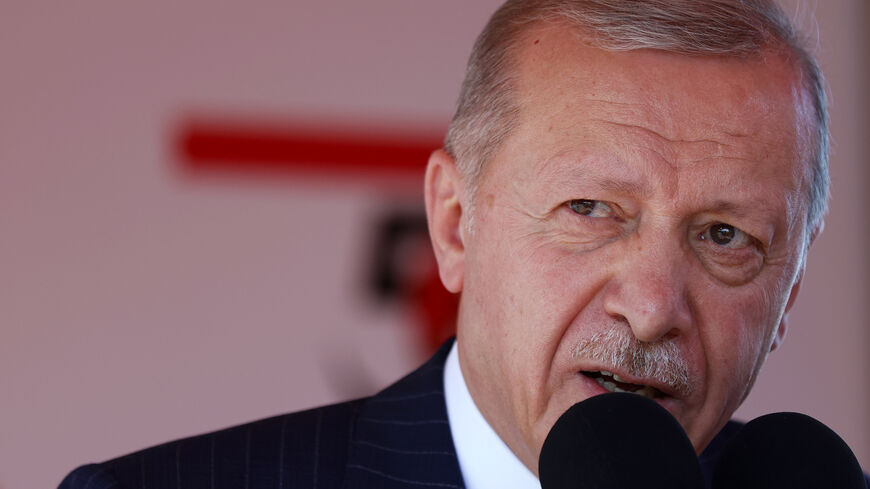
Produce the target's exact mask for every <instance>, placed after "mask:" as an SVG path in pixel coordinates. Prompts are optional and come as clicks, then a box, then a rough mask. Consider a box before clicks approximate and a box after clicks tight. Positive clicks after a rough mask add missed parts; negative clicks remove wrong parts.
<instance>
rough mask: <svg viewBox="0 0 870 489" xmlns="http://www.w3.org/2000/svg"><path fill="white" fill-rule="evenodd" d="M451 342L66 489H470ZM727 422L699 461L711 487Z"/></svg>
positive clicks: (152, 451)
mask: <svg viewBox="0 0 870 489" xmlns="http://www.w3.org/2000/svg"><path fill="white" fill-rule="evenodd" d="M452 344H453V342H452V341H449V342H447V343H446V344H445V345H444V346H442V347H441V349H440V350H438V352H437V353H436V354H435V355H434V356H433V357H432V358H431V359H430V360H429V361H428V362H427V363H425V364H424V365H423V366H422V367H420V368H419V369H418V370H416V371H414V372H412V373H411V374H409V375H408V376H407V377H405V378H403V379H402V380H400V381H399V382H397V383H396V384H393V385H392V386H390V387H388V388H387V389H385V390H384V391H382V392H380V393H378V394H377V395H375V396H373V397H369V398H365V399H360V400H356V401H350V402H345V403H342V404H335V405H332V406H326V407H322V408H318V409H313V410H310V411H303V412H299V413H293V414H287V415H283V416H277V417H274V418H269V419H264V420H260V421H255V422H253V423H249V424H245V425H241V426H237V427H233V428H228V429H225V430H222V431H217V432H214V433H208V434H205V435H200V436H195V437H192V438H186V439H183V440H178V441H174V442H170V443H166V444H163V445H159V446H156V447H153V448H148V449H145V450H142V451H140V452H136V453H133V454H130V455H125V456H123V457H120V458H116V459H114V460H110V461H108V462H104V463H101V464H91V465H85V466H82V467H79V468H78V469H76V470H74V471H73V472H72V473H70V474H69V475H68V476H67V477H66V478H65V479H64V480H63V482H62V483H61V485H60V489H109V488H115V489H139V488H142V489H146V488H149V489H150V488H154V489H173V488H177V489H206V488H208V489H220V488H233V489H241V488H244V489H267V488H269V489H272V488H275V489H279V488H282V489H283V488H296V489H309V488H311V489H333V488H334V489H338V488H345V489H358V488H373V487H377V488H387V489H400V488H401V489H439V488H445V489H449V488H464V484H463V481H462V475H461V473H460V470H459V463H458V462H457V459H456V453H455V451H454V448H453V438H452V436H451V435H450V427H449V425H448V422H447V408H446V405H445V403H444V383H443V371H444V362H445V360H446V358H447V354H448V352H449V351H450V347H451V346H452ZM739 428H740V424H739V423H735V422H729V423H728V424H727V425H726V426H725V428H724V429H723V430H722V431H721V432H720V433H719V434H718V435H717V436H716V438H714V439H713V441H712V442H711V443H710V445H709V446H708V447H707V449H706V450H705V451H704V453H703V454H702V455H701V457H700V461H701V467H702V470H703V473H704V477H705V479H706V480H707V485H708V487H709V484H710V474H711V472H712V469H713V466H714V465H715V462H716V460H717V458H718V455H719V452H720V451H721V450H722V448H723V447H724V446H725V444H726V443H727V441H728V439H729V438H730V437H731V436H732V435H733V434H734V433H736V432H737V430H738V429H739Z"/></svg>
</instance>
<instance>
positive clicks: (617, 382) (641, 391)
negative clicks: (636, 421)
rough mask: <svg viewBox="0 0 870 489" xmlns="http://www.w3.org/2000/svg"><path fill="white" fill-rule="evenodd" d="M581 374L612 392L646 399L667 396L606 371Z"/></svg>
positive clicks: (652, 388)
mask: <svg viewBox="0 0 870 489" xmlns="http://www.w3.org/2000/svg"><path fill="white" fill-rule="evenodd" d="M580 373H581V374H583V375H585V376H586V377H589V378H590V379H593V380H595V382H598V385H600V386H601V387H604V388H605V389H607V390H608V391H610V392H629V393H631V394H638V395H641V396H644V397H648V398H650V399H658V398H661V397H666V396H667V394H665V393H664V392H662V391H660V390H658V389H656V388H655V387H652V386H648V385H639V384H632V383H630V382H626V381H625V379H623V378H622V377H620V376H619V375H618V374H614V373H613V372H608V371H606V370H600V371H594V372H580Z"/></svg>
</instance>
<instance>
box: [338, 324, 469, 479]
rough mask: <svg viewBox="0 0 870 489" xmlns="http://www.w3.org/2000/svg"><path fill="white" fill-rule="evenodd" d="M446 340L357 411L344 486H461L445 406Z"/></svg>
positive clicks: (447, 348) (450, 344) (447, 349)
mask: <svg viewBox="0 0 870 489" xmlns="http://www.w3.org/2000/svg"><path fill="white" fill-rule="evenodd" d="M452 345H453V341H449V342H447V343H446V344H445V345H443V346H442V347H441V349H439V350H438V352H437V353H436V354H435V355H434V356H433V357H432V358H431V359H430V360H429V361H428V362H427V363H426V364H424V365H423V366H422V367H420V368H419V369H418V370H416V371H414V372H412V373H411V374H409V375H408V376H407V377H405V378H403V379H402V380H400V381H399V382H397V383H396V384H393V385H392V386H390V387H388V388H387V389H385V390H384V391H382V392H380V393H379V394H377V395H375V396H374V397H372V398H370V399H368V400H367V401H365V402H364V403H363V405H362V406H361V408H360V411H359V416H358V417H357V421H356V427H355V430H354V435H353V436H352V438H351V446H350V457H349V459H348V463H347V471H346V475H345V485H344V486H345V488H347V489H356V488H371V487H383V488H396V489H398V488H406V489H407V488H412V487H413V488H417V489H419V488H421V487H431V488H446V489H449V488H456V489H459V488H463V487H464V485H463V482H462V474H461V472H460V470H459V463H458V461H457V459H456V452H455V449H454V447H453V437H452V436H451V435H450V426H449V424H448V422H447V408H446V406H445V403H444V362H445V360H446V358H447V354H448V353H449V351H450V347H451V346H452Z"/></svg>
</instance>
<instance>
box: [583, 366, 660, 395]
mask: <svg viewBox="0 0 870 489" xmlns="http://www.w3.org/2000/svg"><path fill="white" fill-rule="evenodd" d="M601 373H602V374H603V373H604V372H601ZM614 378H616V376H614ZM616 380H617V382H619V379H616ZM595 381H596V382H598V385H600V386H601V387H604V388H605V389H607V390H608V391H610V392H628V393H629V394H638V395H641V396H644V397H647V398H649V399H655V398H656V390H655V389H654V388H653V387H650V386H648V385H645V386H643V387H641V388H640V389H638V390H636V391H627V390H625V389H620V388H619V387H617V386H616V384H615V383H613V382H611V381H609V380H604V379H602V378H601V377H598V378H596V379H595Z"/></svg>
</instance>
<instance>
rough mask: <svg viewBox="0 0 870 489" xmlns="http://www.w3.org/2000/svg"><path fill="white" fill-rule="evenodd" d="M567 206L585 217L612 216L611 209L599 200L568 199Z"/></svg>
mask: <svg viewBox="0 0 870 489" xmlns="http://www.w3.org/2000/svg"><path fill="white" fill-rule="evenodd" d="M568 207H569V208H570V209H571V210H572V211H574V212H576V213H577V214H580V215H581V216H587V217H610V216H613V209H612V208H611V207H610V206H609V205H607V204H605V203H604V202H601V201H599V200H585V199H575V200H571V201H568Z"/></svg>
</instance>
